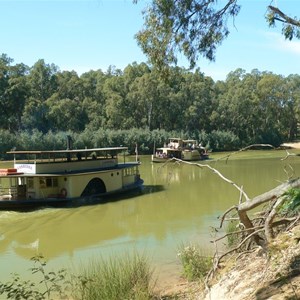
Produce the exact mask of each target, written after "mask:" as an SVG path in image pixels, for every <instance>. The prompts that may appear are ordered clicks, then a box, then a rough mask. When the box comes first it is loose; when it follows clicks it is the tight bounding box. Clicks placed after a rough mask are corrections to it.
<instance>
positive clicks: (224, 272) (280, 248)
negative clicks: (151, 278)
mask: <svg viewBox="0 0 300 300" xmlns="http://www.w3.org/2000/svg"><path fill="white" fill-rule="evenodd" d="M299 241H300V225H298V226H296V227H294V228H293V229H291V230H290V231H288V232H284V233H282V234H280V235H279V236H278V237H277V238H276V239H274V241H273V242H272V243H270V245H269V247H268V249H267V251H263V249H262V248H259V247H258V248H256V249H254V250H253V251H252V252H251V253H244V254H243V255H239V257H238V258H237V256H235V257H231V258H230V259H229V260H228V261H227V262H226V263H225V265H224V266H223V267H222V268H221V269H220V271H219V274H218V275H217V276H216V278H215V279H214V284H212V286H211V287H210V289H209V290H208V291H205V290H204V289H203V285H201V284H200V283H195V282H194V283H189V282H187V281H186V280H184V279H182V278H181V279H179V278H178V281H177V282H172V283H171V284H169V285H165V287H164V288H163V289H162V290H161V292H160V294H159V295H160V299H185V300H196V299H199V300H203V299H205V300H220V299H222V300H266V299H272V300H283V299H290V300H292V299H300V243H299Z"/></svg>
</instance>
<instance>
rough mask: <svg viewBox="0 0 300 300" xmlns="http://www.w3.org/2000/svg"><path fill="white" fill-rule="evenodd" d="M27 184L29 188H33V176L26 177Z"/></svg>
mask: <svg viewBox="0 0 300 300" xmlns="http://www.w3.org/2000/svg"><path fill="white" fill-rule="evenodd" d="M27 186H28V188H29V189H33V178H32V177H30V178H28V179H27Z"/></svg>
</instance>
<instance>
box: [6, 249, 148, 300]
mask: <svg viewBox="0 0 300 300" xmlns="http://www.w3.org/2000/svg"><path fill="white" fill-rule="evenodd" d="M31 260H32V261H33V262H34V267H33V268H31V273H32V275H34V277H36V276H38V278H37V279H36V278H35V280H26V281H24V280H22V279H21V278H20V276H19V275H18V274H12V279H11V280H9V281H8V282H6V283H2V282H0V299H3V297H5V298H4V299H35V300H43V299H72V300H75V299H80V300H98V299H101V300H108V299H109V300H121V299H122V300H126V299H128V300H129V299H130V300H146V299H153V294H152V289H151V288H152V287H151V283H152V273H153V272H152V270H151V268H150V264H149V262H148V259H147V258H146V257H145V256H143V255H139V254H137V253H133V254H132V255H128V254H127V255H124V256H122V257H111V258H110V259H107V260H104V259H103V258H100V259H98V258H97V259H93V260H91V261H90V262H89V264H88V265H87V266H81V268H80V273H79V275H74V274H71V273H70V272H69V271H67V270H66V269H61V270H58V271H55V272H54V271H50V272H49V271H48V270H47V269H48V267H47V263H46V261H45V260H44V258H43V256H41V255H39V256H36V257H33V258H32V259H31Z"/></svg>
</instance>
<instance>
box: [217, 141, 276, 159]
mask: <svg viewBox="0 0 300 300" xmlns="http://www.w3.org/2000/svg"><path fill="white" fill-rule="evenodd" d="M257 147H267V148H272V149H275V147H274V146H272V145H270V144H253V145H250V146H247V147H245V148H242V149H240V150H238V151H235V152H231V153H230V154H228V155H225V156H223V157H221V158H219V159H217V160H222V159H225V158H226V161H227V160H228V159H229V157H230V156H232V155H235V154H237V153H240V152H243V151H247V150H249V149H251V148H257Z"/></svg>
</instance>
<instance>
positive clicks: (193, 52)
mask: <svg viewBox="0 0 300 300" xmlns="http://www.w3.org/2000/svg"><path fill="white" fill-rule="evenodd" d="M239 10H240V6H239V5H237V0H230V1H228V2H227V3H226V5H225V6H224V7H222V6H219V5H217V4H216V3H215V1H206V0H185V1H176V0H153V1H152V3H151V6H150V8H148V9H147V10H145V12H144V19H145V23H144V28H143V29H142V30H141V31H140V32H139V33H137V35H136V39H137V42H138V44H139V46H140V47H141V48H142V50H143V52H144V53H145V54H146V55H147V57H148V58H149V61H150V63H151V64H152V65H153V66H154V67H155V68H157V69H158V70H160V71H164V70H166V69H167V67H168V66H169V65H172V64H174V65H176V64H177V54H178V52H182V53H183V54H184V55H185V57H186V58H187V59H188V61H189V63H190V67H191V68H194V67H195V65H196V61H197V60H198V58H199V56H200V55H202V56H204V57H205V58H207V59H208V60H214V58H215V51H216V48H217V46H218V45H219V44H220V43H221V42H222V41H223V40H224V39H225V38H226V37H227V36H228V34H229V29H228V27H227V22H228V19H229V18H234V17H235V16H237V15H238V13H239Z"/></svg>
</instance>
